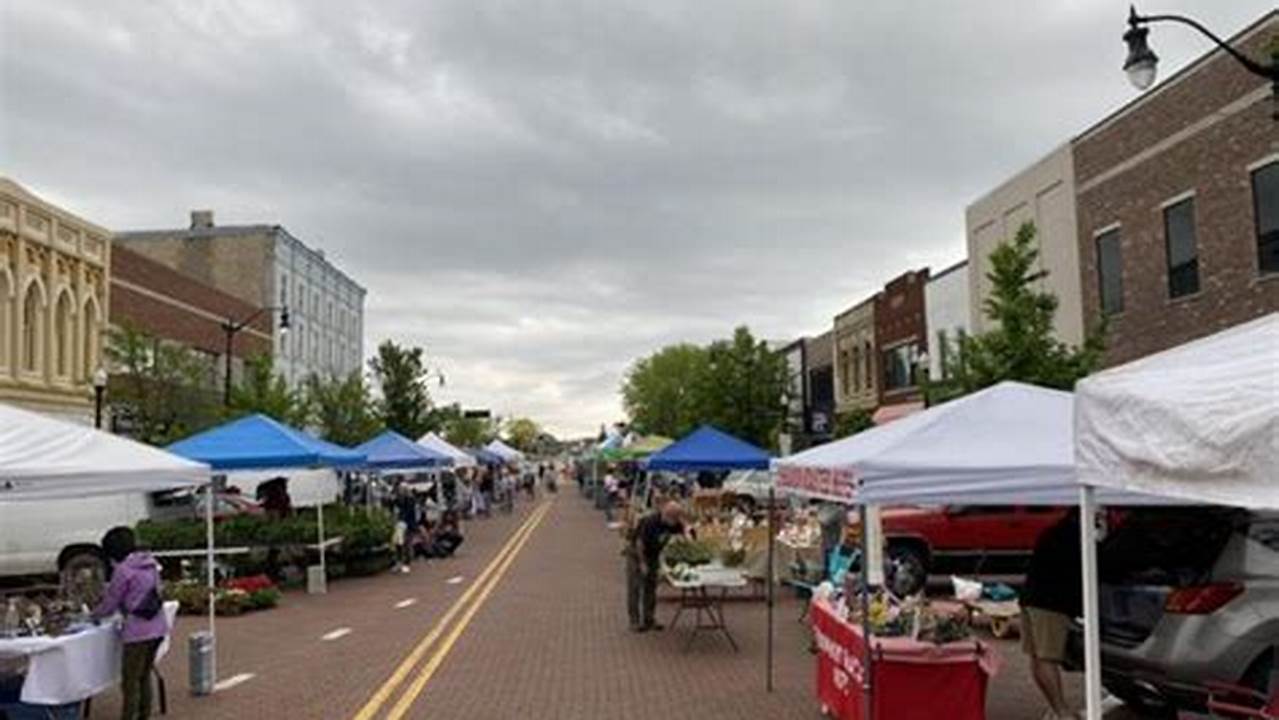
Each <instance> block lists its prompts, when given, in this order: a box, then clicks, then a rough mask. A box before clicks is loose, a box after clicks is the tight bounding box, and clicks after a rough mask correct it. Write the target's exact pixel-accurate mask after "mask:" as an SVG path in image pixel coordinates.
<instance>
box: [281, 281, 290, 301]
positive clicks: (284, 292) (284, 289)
mask: <svg viewBox="0 0 1279 720" xmlns="http://www.w3.org/2000/svg"><path fill="white" fill-rule="evenodd" d="M288 306H289V277H288V276H287V275H281V276H280V307H288Z"/></svg>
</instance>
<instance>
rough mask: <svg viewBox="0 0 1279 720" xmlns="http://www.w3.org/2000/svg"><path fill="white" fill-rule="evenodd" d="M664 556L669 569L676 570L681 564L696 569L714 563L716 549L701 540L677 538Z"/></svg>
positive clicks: (668, 546)
mask: <svg viewBox="0 0 1279 720" xmlns="http://www.w3.org/2000/svg"><path fill="white" fill-rule="evenodd" d="M662 556H663V557H664V558H665V561H666V565H667V567H671V568H674V567H676V566H678V565H681V564H683V565H688V566H690V567H696V566H698V565H709V564H710V563H711V562H712V561H714V560H715V549H714V548H713V547H712V546H711V545H710V544H709V543H706V542H703V541H701V540H689V539H688V538H675V539H674V540H671V541H670V543H668V544H667V545H666V550H665V551H664V552H663V553H662Z"/></svg>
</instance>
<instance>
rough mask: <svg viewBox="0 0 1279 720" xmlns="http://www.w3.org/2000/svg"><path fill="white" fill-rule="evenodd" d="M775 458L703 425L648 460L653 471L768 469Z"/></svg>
mask: <svg viewBox="0 0 1279 720" xmlns="http://www.w3.org/2000/svg"><path fill="white" fill-rule="evenodd" d="M771 461H772V457H771V456H770V455H769V454H768V452H767V451H766V450H763V449H761V448H758V447H755V446H754V445H752V444H750V443H748V442H746V441H745V440H739V439H738V438H735V437H733V436H732V435H729V434H728V433H726V432H723V431H721V430H717V429H715V428H713V427H711V426H710V425H703V426H701V427H700V428H698V429H696V430H694V431H693V432H692V433H690V434H688V435H686V436H685V437H684V438H682V439H680V440H679V441H677V442H675V443H673V444H671V445H669V446H668V447H667V448H666V449H664V450H662V451H661V452H658V453H656V454H654V455H652V456H651V457H649V459H648V463H647V467H648V469H649V470H671V471H675V472H698V471H701V470H767V469H768V466H769V463H770V462H771Z"/></svg>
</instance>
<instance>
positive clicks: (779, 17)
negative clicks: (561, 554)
mask: <svg viewBox="0 0 1279 720" xmlns="http://www.w3.org/2000/svg"><path fill="white" fill-rule="evenodd" d="M867 5H869V4H867V3H858V4H853V3H847V2H838V1H834V0H831V1H829V2H826V1H821V0H791V1H788V2H763V1H762V0H761V1H741V0H735V1H733V2H726V1H725V2H697V3H689V2H676V1H675V0H654V1H650V2H644V3H622V2H608V3H601V2H598V1H596V0H577V1H575V2H574V1H569V0H565V1H564V2H552V1H551V0H541V1H535V2H477V1H476V0H456V1H443V0H441V1H436V2H430V3H420V2H409V1H408V0H404V1H402V2H388V3H379V4H377V5H376V6H372V5H371V4H357V5H352V4H351V3H336V2H334V3H317V2H301V1H300V0H298V1H297V2H294V3H291V4H290V3H269V4H268V3H256V2H250V1H249V0H239V1H238V2H220V3H219V2H210V3H186V2H159V3H129V2H98V3H71V2H66V3H63V2H50V1H49V0H9V1H8V2H6V3H5V4H4V5H3V6H2V8H3V9H0V163H2V165H3V167H0V170H2V171H3V172H6V173H8V174H11V175H12V176H14V177H15V178H16V179H18V180H19V181H20V182H23V183H25V184H27V185H29V186H30V187H32V188H33V189H35V190H37V191H38V192H42V193H44V194H46V195H48V196H50V197H51V198H53V199H55V200H56V201H59V202H63V203H65V204H66V205H67V206H69V207H71V208H73V209H75V210H78V211H80V212H82V213H84V214H85V215H87V216H89V217H91V218H93V219H95V220H97V221H99V222H101V223H103V224H106V225H108V226H109V227H112V228H116V229H134V228H147V227H165V226H172V225H174V224H179V223H181V222H183V219H184V218H185V213H186V211H187V210H188V209H189V208H192V207H213V208H215V209H216V210H217V213H218V218H219V219H220V221H222V222H237V221H238V222H258V221H271V222H280V223H282V224H284V225H286V226H287V227H289V229H290V230H291V231H292V232H293V233H295V234H296V235H298V236H299V237H301V238H303V239H305V240H306V241H307V242H309V243H311V244H313V245H317V246H320V247H323V248H324V249H325V250H326V251H327V252H328V253H329V255H330V257H331V258H334V259H335V260H336V261H337V262H339V263H340V264H341V265H342V266H343V267H344V268H345V269H346V270H348V271H349V272H350V273H351V274H352V275H353V276H355V277H356V278H358V279H359V280H361V281H362V282H363V283H364V284H365V285H367V286H368V287H369V289H370V296H369V303H368V308H367V310H368V331H369V337H368V338H367V345H368V347H369V349H370V350H371V349H372V347H373V346H374V345H376V343H377V342H378V341H380V340H381V339H384V338H396V339H400V340H404V341H410V342H416V343H422V344H424V345H426V346H427V348H428V350H429V351H430V352H431V353H432V354H433V355H434V356H435V357H437V358H439V361H440V363H441V364H442V365H443V367H444V368H445V370H446V372H447V373H448V376H449V385H448V387H447V388H445V390H444V391H443V397H444V399H458V400H461V401H463V402H465V403H466V404H468V405H483V406H492V407H494V408H495V409H497V410H498V411H500V412H503V413H507V414H512V413H516V414H528V415H532V416H534V417H537V418H539V419H541V420H543V421H544V422H546V423H547V424H548V425H550V426H551V427H552V428H554V429H556V430H558V431H561V432H565V433H576V432H586V431H591V430H592V429H594V428H595V427H597V426H598V424H599V423H600V422H603V421H608V420H612V419H615V418H616V417H617V416H618V415H619V412H620V411H619V408H618V404H617V400H616V388H617V383H618V381H619V379H620V377H621V374H622V373H623V371H624V370H625V367H626V366H627V364H628V363H629V362H630V361H631V360H632V359H633V358H634V357H636V356H637V355H639V354H642V353H644V352H647V351H649V350H651V349H653V348H655V347H657V346H658V345H660V344H663V343H666V342H671V341H675V340H680V339H690V340H696V341H702V340H706V339H710V338H712V337H715V336H720V335H724V334H726V333H727V332H729V330H730V329H731V328H732V326H733V325H735V324H739V323H748V324H750V325H751V326H752V327H754V328H755V329H756V330H757V332H758V333H759V334H760V335H762V336H765V337H789V336H794V335H797V334H801V333H811V332H820V331H821V330H823V329H824V328H825V327H826V325H827V324H828V323H829V321H830V318H831V317H832V316H833V315H834V314H835V313H836V312H838V311H839V310H841V309H842V308H844V307H846V306H847V305H849V304H851V303H852V302H853V301H855V300H857V299H859V298H860V297H861V296H862V295H864V294H865V293H867V292H869V291H871V290H872V289H873V288H875V287H876V286H877V285H878V284H880V283H882V282H883V281H884V280H886V279H888V278H889V277H891V276H893V275H895V274H897V273H898V272H900V271H902V270H904V269H906V268H909V267H918V266H922V265H929V264H932V265H934V266H940V265H943V264H949V262H951V261H953V260H955V259H958V258H959V257H960V256H961V255H962V253H963V208H964V206H965V205H966V204H967V203H968V202H969V201H971V200H972V199H973V198H974V197H976V196H978V195H980V194H981V193H983V192H984V191H985V190H986V189H988V188H989V187H990V186H992V185H993V184H995V183H996V182H998V181H999V180H1001V179H1002V178H1003V177H1005V176H1006V175H1007V174H1008V173H1010V172H1012V171H1014V170H1016V169H1017V168H1019V167H1021V166H1023V165H1025V164H1027V163H1029V162H1030V161H1032V160H1034V159H1036V158H1037V157H1038V156H1040V155H1042V154H1044V153H1046V152H1047V151H1048V150H1050V149H1051V148H1052V147H1054V146H1056V145H1057V144H1059V143H1061V142H1063V141H1065V140H1066V139H1067V138H1068V137H1069V136H1070V135H1071V134H1072V133H1075V132H1078V131H1080V130H1082V129H1083V128H1084V127H1086V126H1087V125H1088V124H1089V123H1091V122H1093V121H1095V120H1097V119H1099V118H1100V117H1101V116H1102V115H1103V114H1104V113H1106V112H1108V111H1109V110H1111V109H1113V108H1115V107H1117V106H1118V105H1119V104H1120V103H1122V102H1124V101H1126V100H1127V99H1129V98H1131V97H1132V93H1131V91H1130V90H1129V89H1128V88H1127V86H1126V82H1125V79H1124V78H1123V75H1122V73H1121V72H1120V71H1119V69H1118V64H1119V62H1120V61H1121V60H1122V55H1123V46H1122V43H1121V41H1120V35H1121V34H1122V32H1123V29H1124V27H1123V17H1124V13H1125V9H1126V8H1125V6H1124V5H1123V4H1122V3H1118V2H1113V1H1112V0H1059V1H1057V2H1052V3H1033V4H1032V3H1025V2H1016V1H1014V0H999V1H987V2H980V3H977V2H967V3H937V2H927V3H925V2H922V1H915V2H897V3H878V4H875V6H873V7H868V6H867ZM1269 8H1270V3H1268V2H1266V0H1239V1H1237V2H1233V3H1213V2H1208V1H1207V0H1201V1H1200V2H1192V1H1190V0H1167V1H1166V2H1162V3H1161V4H1160V6H1159V8H1154V7H1152V8H1149V9H1150V10H1155V9H1160V10H1170V11H1176V10H1184V11H1186V12H1190V13H1192V14H1194V15H1196V16H1197V17H1199V18H1201V19H1202V20H1204V21H1205V22H1207V23H1208V24H1209V25H1210V26H1213V27H1216V28H1219V29H1220V30H1221V31H1222V32H1223V33H1229V32H1232V31H1233V30H1234V29H1237V28H1239V27H1242V26H1243V25H1244V24H1246V23H1247V22H1249V21H1250V20H1252V19H1253V18H1255V17H1257V16H1259V15H1260V14H1262V13H1263V12H1265V11H1267V10H1268V9H1269ZM1152 41H1153V42H1154V43H1155V44H1156V47H1157V50H1158V51H1159V52H1160V54H1161V55H1162V56H1163V57H1164V58H1165V59H1166V60H1167V61H1168V62H1167V64H1168V65H1169V68H1168V70H1171V69H1172V67H1171V66H1174V65H1177V64H1179V63H1182V62H1186V61H1189V60H1190V59H1191V58H1193V57H1194V56H1196V55H1197V54H1198V53H1199V52H1201V51H1202V50H1203V49H1205V46H1204V45H1203V44H1202V43H1201V42H1200V41H1199V40H1198V38H1195V37H1193V36H1190V35H1189V34H1188V33H1185V32H1182V31H1180V30H1178V29H1176V28H1168V29H1164V28H1160V29H1159V30H1157V31H1156V33H1155V36H1154V37H1153V38H1152Z"/></svg>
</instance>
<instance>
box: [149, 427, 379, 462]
mask: <svg viewBox="0 0 1279 720" xmlns="http://www.w3.org/2000/svg"><path fill="white" fill-rule="evenodd" d="M166 449H167V450H168V451H169V452H171V453H174V454H175V455H181V456H182V457H185V458H188V459H191V460H197V461H199V462H203V463H207V464H208V465H209V466H210V467H212V468H213V469H214V470H271V469H275V468H305V467H332V468H351V467H357V466H359V465H362V464H363V463H364V461H365V454H364V453H362V452H358V451H356V450H351V449H348V448H344V447H341V446H339V445H334V444H333V443H330V442H325V441H324V440H321V439H319V438H317V437H315V436H314V435H311V434H310V433H306V432H303V431H302V430H298V429H297V428H292V427H289V426H288V425H285V424H284V423H281V422H279V421H277V420H275V419H273V418H270V417H267V416H266V415H248V416H245V417H242V418H240V419H239V420H232V421H231V422H229V423H225V424H223V425H219V426H217V427H215V428H211V429H209V430H205V431H204V432H201V433H196V434H195V435H192V436H191V437H188V438H186V439H184V440H179V441H177V442H175V443H173V444H172V445H170V446H169V447H168V448H166Z"/></svg>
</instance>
